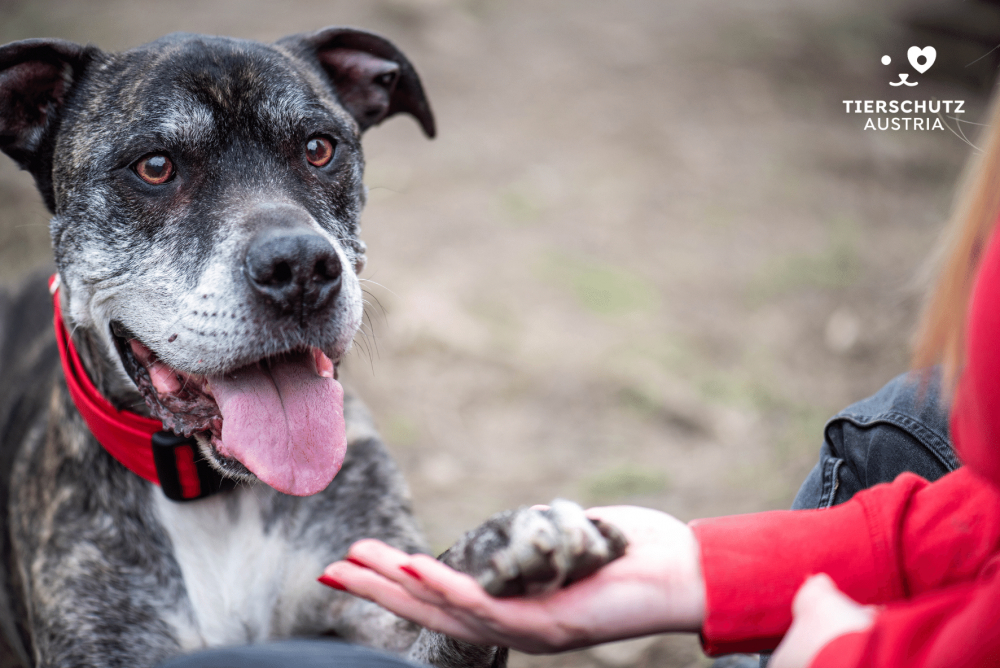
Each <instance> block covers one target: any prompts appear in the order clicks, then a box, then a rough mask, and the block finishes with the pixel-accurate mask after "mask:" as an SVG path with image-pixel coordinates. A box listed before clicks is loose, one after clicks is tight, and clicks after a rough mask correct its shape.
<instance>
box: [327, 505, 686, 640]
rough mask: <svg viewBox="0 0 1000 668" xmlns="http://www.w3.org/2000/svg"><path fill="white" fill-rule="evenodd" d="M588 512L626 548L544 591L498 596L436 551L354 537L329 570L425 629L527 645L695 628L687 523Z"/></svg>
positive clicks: (622, 511)
mask: <svg viewBox="0 0 1000 668" xmlns="http://www.w3.org/2000/svg"><path fill="white" fill-rule="evenodd" d="M588 515H589V516H590V517H593V518H595V519H600V520H602V521H604V522H608V523H610V524H613V525H614V526H616V527H617V528H618V529H619V530H620V531H621V532H622V533H623V534H624V535H625V537H626V538H627V539H628V541H629V545H628V548H627V550H626V552H625V555H624V556H622V557H620V558H619V559H616V560H615V561H613V562H611V563H610V564H608V565H606V566H604V567H603V568H601V569H600V570H599V571H597V572H596V573H594V574H593V575H591V576H589V577H587V578H585V579H583V580H581V581H579V582H576V583H574V584H572V585H571V586H569V587H566V588H564V589H560V590H557V591H555V592H552V593H549V594H544V595H541V596H535V597H530V598H493V597H491V596H489V595H488V594H486V592H485V591H483V589H482V588H481V587H480V586H479V585H478V584H477V583H476V582H475V580H473V579H472V578H470V577H468V576H466V575H463V574H461V573H458V572H456V571H453V570H451V569H450V568H448V567H447V566H445V565H443V564H441V563H440V562H438V561H436V560H434V559H432V558H430V557H427V556H424V555H407V554H404V553H402V552H399V551H396V550H393V549H392V548H390V547H388V546H385V545H383V544H381V543H378V542H377V541H361V542H358V543H356V544H355V545H354V546H352V547H351V550H350V551H349V553H348V559H349V560H350V561H341V562H336V563H334V564H331V565H330V566H329V567H328V568H327V569H326V571H325V575H326V576H328V577H331V578H333V579H334V580H335V581H336V582H337V583H339V584H341V585H343V586H344V587H345V588H346V589H347V591H349V592H351V593H353V594H355V595H358V596H362V597H364V598H368V599H370V600H373V601H375V602H376V603H379V604H380V605H383V606H385V607H387V608H389V609H390V610H392V611H393V612H395V613H396V614H399V615H400V616H403V617H406V618H408V619H411V620H413V621H416V622H417V623H419V624H421V625H423V626H426V627H428V628H432V629H435V630H438V631H441V632H443V633H445V634H448V635H451V636H453V637H456V638H460V639H463V640H467V641H469V642H475V643H480V644H499V645H504V646H508V647H513V648H515V649H521V650H524V651H528V652H553V651H560V650H565V649H572V648H575V647H583V646H587V645H594V644H598V643H602V642H608V641H611V640H619V639H623V638H630V637H635V636H640V635H648V634H651V633H659V632H664V631H697V630H698V629H699V628H700V627H701V623H702V618H703V616H704V585H703V582H702V579H701V574H700V567H699V556H698V546H697V543H696V542H695V540H694V536H693V534H692V532H691V530H690V528H689V527H688V526H687V525H685V524H684V523H683V522H680V521H679V520H677V519H675V518H673V517H671V516H669V515H667V514H665V513H661V512H658V511H655V510H650V509H648V508H638V507H632V506H618V507H610V508H594V509H591V510H589V511H588ZM404 569H406V570H404ZM412 574H416V576H417V577H414V575H412Z"/></svg>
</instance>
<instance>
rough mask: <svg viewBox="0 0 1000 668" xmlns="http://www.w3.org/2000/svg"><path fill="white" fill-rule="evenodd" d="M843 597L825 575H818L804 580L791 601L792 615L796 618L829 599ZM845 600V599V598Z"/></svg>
mask: <svg viewBox="0 0 1000 668" xmlns="http://www.w3.org/2000/svg"><path fill="white" fill-rule="evenodd" d="M838 595H839V596H844V594H843V593H841V591H840V590H839V589H837V585H836V584H834V582H833V580H832V579H830V576H829V575H827V574H826V573H818V574H816V575H813V576H811V577H809V578H807V579H806V581H805V582H804V583H802V586H801V587H799V590H798V591H797V592H795V598H794V599H792V615H794V616H796V617H798V616H799V615H802V614H805V613H806V612H807V611H809V610H810V609H812V608H815V607H817V606H820V605H822V604H823V603H824V602H826V599H827V598H829V597H835V598H836V597H838ZM845 598H846V597H845Z"/></svg>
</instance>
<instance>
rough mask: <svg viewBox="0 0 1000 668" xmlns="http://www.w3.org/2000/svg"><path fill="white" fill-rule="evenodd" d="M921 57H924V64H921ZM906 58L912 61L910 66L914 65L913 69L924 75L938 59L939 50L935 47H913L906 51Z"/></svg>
mask: <svg viewBox="0 0 1000 668" xmlns="http://www.w3.org/2000/svg"><path fill="white" fill-rule="evenodd" d="M920 56H923V57H924V64H923V65H921V64H920ZM906 57H907V59H909V61H910V65H913V69H915V70H916V71H918V72H920V73H921V74H923V73H924V72H926V71H927V70H929V69H930V68H931V65H933V64H934V59H935V58H937V49H935V48H934V47H933V46H925V47H924V48H922V49H921V48H920V47H918V46H911V47H910V48H909V49H908V50H907V51H906Z"/></svg>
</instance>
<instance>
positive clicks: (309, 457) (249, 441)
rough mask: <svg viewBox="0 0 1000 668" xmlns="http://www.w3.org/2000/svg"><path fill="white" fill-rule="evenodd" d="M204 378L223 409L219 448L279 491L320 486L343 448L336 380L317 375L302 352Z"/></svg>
mask: <svg viewBox="0 0 1000 668" xmlns="http://www.w3.org/2000/svg"><path fill="white" fill-rule="evenodd" d="M208 382H209V386H210V387H211V390H212V393H213V394H214V395H215V400H216V402H217V403H218V404H219V410H220V412H221V413H222V443H221V447H219V451H220V453H221V454H223V455H226V456H230V457H235V458H236V459H238V460H239V461H240V462H242V463H243V465H244V466H246V467H247V468H248V469H250V470H251V471H252V472H253V474H254V475H256V476H257V477H258V478H260V479H261V480H262V481H264V482H265V483H267V484H268V485H270V486H271V487H273V488H274V489H276V490H278V491H279V492H284V493H285V494H293V495H295V496H309V495H310V494H315V493H317V492H320V491H322V490H324V489H326V486H327V485H329V484H330V481H331V480H333V477H334V476H335V475H337V471H339V470H340V466H341V464H343V463H344V455H345V454H346V452H347V436H346V430H345V427H344V389H343V388H342V387H341V386H340V383H338V382H337V381H336V380H334V379H333V378H323V377H321V376H319V375H317V373H316V370H315V366H314V364H313V361H312V359H311V357H310V356H309V355H308V354H305V353H303V354H296V355H292V356H288V357H285V358H283V359H281V360H280V361H275V362H272V363H270V364H269V365H268V366H266V367H262V366H261V365H257V364H251V365H250V366H246V367H243V368H242V369H237V370H236V371H235V372H233V373H230V374H226V375H224V376H210V377H209V378H208ZM216 445H217V447H218V446H219V445H220V444H218V443H217V444H216Z"/></svg>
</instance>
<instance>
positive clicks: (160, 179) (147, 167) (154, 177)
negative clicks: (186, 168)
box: [133, 153, 174, 186]
mask: <svg viewBox="0 0 1000 668" xmlns="http://www.w3.org/2000/svg"><path fill="white" fill-rule="evenodd" d="M133 169H135V173H136V174H138V175H139V178H140V179H142V180H143V181H145V182H146V183H149V184H151V185H154V186H158V185H160V184H162V183H166V182H167V181H169V180H170V179H171V178H173V176H174V163H173V162H171V161H170V158H168V157H167V156H165V155H163V154H162V153H151V154H149V155H147V156H144V157H142V158H140V159H139V162H137V163H135V167H134V168H133Z"/></svg>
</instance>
